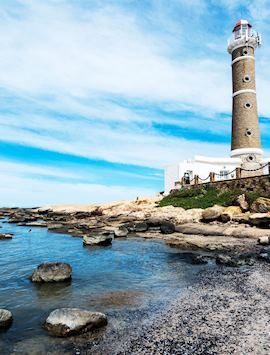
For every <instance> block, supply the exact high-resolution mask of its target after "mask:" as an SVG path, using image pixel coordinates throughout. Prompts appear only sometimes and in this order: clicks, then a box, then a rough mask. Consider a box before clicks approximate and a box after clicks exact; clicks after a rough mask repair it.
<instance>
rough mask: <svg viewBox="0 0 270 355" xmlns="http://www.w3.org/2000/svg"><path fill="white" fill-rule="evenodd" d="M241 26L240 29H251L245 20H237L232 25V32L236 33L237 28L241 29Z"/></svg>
mask: <svg viewBox="0 0 270 355" xmlns="http://www.w3.org/2000/svg"><path fill="white" fill-rule="evenodd" d="M241 26H242V27H248V28H251V27H252V26H251V24H250V23H249V22H248V21H247V20H239V21H238V22H236V24H235V25H234V28H233V32H235V31H237V30H238V29H239V27H241Z"/></svg>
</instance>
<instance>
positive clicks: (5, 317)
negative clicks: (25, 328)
mask: <svg viewBox="0 0 270 355" xmlns="http://www.w3.org/2000/svg"><path fill="white" fill-rule="evenodd" d="M12 321H13V318H12V313H11V312H10V311H8V310H7V309H0V330H4V329H8V328H9V327H10V326H11V324H12Z"/></svg>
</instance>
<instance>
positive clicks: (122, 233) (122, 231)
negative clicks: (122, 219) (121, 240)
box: [114, 226, 129, 237]
mask: <svg viewBox="0 0 270 355" xmlns="http://www.w3.org/2000/svg"><path fill="white" fill-rule="evenodd" d="M128 233H129V230H128V229H127V228H126V227H125V226H120V227H118V228H116V229H115V231H114V235H115V237H126V236H127V235H128Z"/></svg>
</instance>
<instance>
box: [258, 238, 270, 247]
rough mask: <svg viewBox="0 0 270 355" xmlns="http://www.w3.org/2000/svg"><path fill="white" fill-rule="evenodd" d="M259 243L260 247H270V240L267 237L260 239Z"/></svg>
mask: <svg viewBox="0 0 270 355" xmlns="http://www.w3.org/2000/svg"><path fill="white" fill-rule="evenodd" d="M258 243H259V244H260V245H269V244H270V238H269V237H267V236H265V237H260V238H259V239H258Z"/></svg>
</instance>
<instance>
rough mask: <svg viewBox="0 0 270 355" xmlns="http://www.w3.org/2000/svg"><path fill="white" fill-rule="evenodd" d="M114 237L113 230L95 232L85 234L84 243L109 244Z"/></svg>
mask: <svg viewBox="0 0 270 355" xmlns="http://www.w3.org/2000/svg"><path fill="white" fill-rule="evenodd" d="M113 238H114V232H112V231H100V232H94V233H92V234H91V235H85V236H84V237H83V244H84V245H100V246H108V245H111V244H112V240H113Z"/></svg>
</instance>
